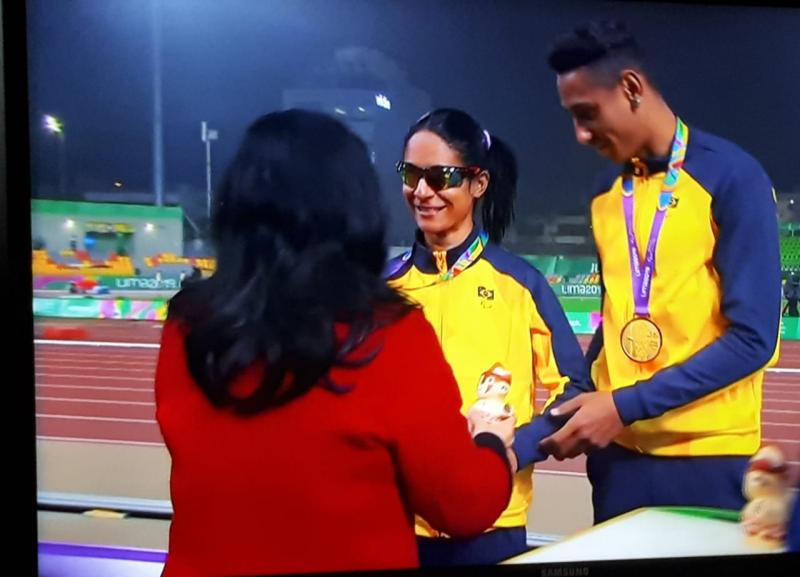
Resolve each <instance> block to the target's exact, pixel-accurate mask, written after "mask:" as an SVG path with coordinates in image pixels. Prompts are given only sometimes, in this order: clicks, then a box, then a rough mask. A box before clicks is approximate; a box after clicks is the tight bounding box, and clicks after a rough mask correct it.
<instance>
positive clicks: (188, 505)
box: [155, 310, 511, 577]
mask: <svg viewBox="0 0 800 577" xmlns="http://www.w3.org/2000/svg"><path fill="white" fill-rule="evenodd" d="M377 343H382V349H381V352H380V354H379V355H378V356H377V357H376V358H375V360H373V361H372V362H371V363H369V364H367V365H366V366H364V367H360V368H357V369H338V368H337V369H334V370H333V371H332V372H331V376H332V378H333V380H334V381H335V382H337V383H339V384H352V385H354V387H353V389H352V390H351V391H350V392H347V393H335V392H332V391H329V390H326V389H324V388H322V387H317V388H314V389H312V390H311V391H310V392H309V393H308V394H306V395H305V396H303V397H301V398H299V399H296V400H294V401H292V402H290V403H289V404H288V405H286V406H283V407H279V408H277V409H270V410H268V411H265V412H264V413H261V414H259V415H256V416H253V417H242V416H237V415H235V414H234V413H233V412H231V411H230V410H227V409H218V408H216V407H214V406H213V405H211V403H210V402H209V401H208V400H207V399H206V397H205V396H204V394H203V393H202V391H201V390H200V388H199V387H198V386H197V385H196V384H195V382H194V381H193V379H192V377H191V376H190V374H189V372H188V369H187V366H186V359H185V355H184V347H183V333H182V328H181V327H180V326H179V325H178V323H177V322H176V321H168V322H167V323H166V324H165V326H164V331H163V336H162V342H161V352H160V354H159V359H158V367H157V371H156V385H155V386H156V404H157V419H158V422H159V425H160V427H161V432H162V434H163V436H164V440H165V442H166V445H167V448H168V449H169V452H170V455H171V457H172V477H171V482H170V489H171V496H172V504H173V508H174V516H173V519H172V526H171V528H170V537H169V555H168V559H167V563H166V566H165V572H164V576H165V577H184V576H187V577H188V576H192V577H194V576H200V575H246V574H258V573H289V572H322V571H348V570H350V571H353V570H359V569H390V568H409V567H416V566H417V565H418V559H417V548H416V541H415V536H414V518H413V515H414V514H415V513H417V514H419V515H422V516H423V517H424V518H425V519H426V520H428V521H429V522H430V523H431V524H432V525H433V526H435V527H436V528H437V529H439V530H441V531H444V532H445V533H448V534H450V535H452V536H455V537H469V536H475V535H477V534H479V533H481V532H482V531H484V530H485V529H487V528H489V527H490V526H491V525H492V523H493V522H494V521H495V519H496V518H497V517H498V516H499V515H500V513H501V512H502V511H503V509H504V508H505V506H506V505H507V503H508V499H509V496H510V492H511V477H510V474H509V470H508V467H507V464H506V463H505V462H504V459H503V458H502V457H500V456H499V455H498V453H497V452H495V451H493V450H492V449H490V448H485V447H478V446H476V444H475V442H474V441H473V440H472V438H471V437H470V435H469V433H468V430H467V422H466V420H465V418H464V417H463V416H462V415H461V413H460V412H459V409H460V406H461V398H460V395H459V392H458V386H457V384H456V381H455V378H454V377H453V374H452V371H451V369H450V367H449V365H448V364H447V362H446V361H445V359H444V356H443V354H442V351H441V348H440V345H439V343H438V341H437V339H436V336H435V334H434V332H433V329H432V327H431V326H430V325H429V324H428V322H427V321H426V320H425V318H424V316H423V315H422V313H421V312H419V311H417V310H415V311H413V312H411V313H409V314H408V315H406V316H405V317H404V318H403V319H401V320H399V321H397V322H396V323H394V324H393V325H391V326H389V327H387V328H384V329H381V330H379V331H376V332H375V333H374V334H373V335H371V336H370V338H369V339H368V340H367V342H366V343H365V345H364V346H365V347H371V346H374V345H375V344H377ZM363 350H364V349H363V348H362V349H360V351H356V353H355V354H356V355H358V353H359V352H362V353H363ZM255 378H256V372H255V371H248V372H247V373H245V374H244V375H242V376H241V377H240V378H239V379H238V382H237V383H235V386H237V387H239V386H241V387H244V388H247V387H248V383H249V386H252V384H253V382H254V379H255Z"/></svg>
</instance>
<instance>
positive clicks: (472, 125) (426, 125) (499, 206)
mask: <svg viewBox="0 0 800 577" xmlns="http://www.w3.org/2000/svg"><path fill="white" fill-rule="evenodd" d="M422 130H428V131H430V132H432V133H434V134H436V135H437V136H439V138H441V139H442V140H444V141H445V142H446V143H447V144H448V145H449V146H450V147H451V148H452V149H453V150H455V151H456V152H458V153H459V155H460V156H461V160H462V161H463V162H464V164H465V165H466V166H480V167H481V168H483V169H484V170H486V171H487V172H489V186H488V187H487V188H486V192H484V194H483V197H482V198H481V200H480V201H479V204H480V206H481V211H480V214H481V224H482V226H483V228H484V230H486V232H487V233H489V239H490V240H491V241H492V242H495V243H500V242H501V241H502V240H503V236H505V233H506V230H507V229H508V227H509V226H511V223H512V222H514V199H515V198H516V195H517V160H516V158H515V157H514V153H513V152H512V151H511V149H510V148H509V147H508V145H506V144H505V142H503V141H502V140H500V138H498V137H497V136H495V135H494V134H490V133H489V132H488V131H486V132H484V129H483V128H482V127H481V126H480V124H478V122H477V121H476V120H475V119H474V118H472V117H471V116H470V115H469V114H467V113H466V112H464V111H462V110H457V109H455V108H438V109H436V110H433V111H431V112H429V113H427V114H425V115H424V116H423V117H422V118H420V119H419V120H417V122H415V123H414V125H413V126H412V127H411V128H410V129H409V131H408V134H406V137H405V140H404V141H403V150H405V147H406V146H407V145H408V141H409V140H410V139H411V137H412V136H414V135H415V134H416V133H417V132H420V131H422Z"/></svg>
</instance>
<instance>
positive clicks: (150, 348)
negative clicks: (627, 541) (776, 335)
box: [34, 319, 800, 482]
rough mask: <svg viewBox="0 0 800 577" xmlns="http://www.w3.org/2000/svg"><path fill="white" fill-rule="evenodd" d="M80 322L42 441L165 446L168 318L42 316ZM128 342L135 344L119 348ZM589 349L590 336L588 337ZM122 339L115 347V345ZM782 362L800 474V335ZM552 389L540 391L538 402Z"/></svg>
mask: <svg viewBox="0 0 800 577" xmlns="http://www.w3.org/2000/svg"><path fill="white" fill-rule="evenodd" d="M48 326H49V327H52V326H81V327H82V328H85V329H86V331H87V333H88V338H89V339H90V340H89V341H87V342H74V343H71V344H53V343H42V342H37V345H36V416H37V433H38V436H39V438H42V439H63V440H77V441H87V442H95V443H121V444H144V445H161V444H163V441H162V438H161V434H160V432H159V430H158V425H157V424H156V421H155V399H154V393H153V377H154V373H155V363H156V356H157V353H158V349H157V344H158V341H159V338H160V335H161V331H160V328H161V323H158V322H146V321H108V320H96V321H95V320H90V321H79V322H76V321H65V320H53V319H49V320H47V321H40V322H38V323H37V324H36V326H35V332H34V334H35V335H36V337H37V339H40V338H41V335H42V333H43V331H44V328H45V327H48ZM124 344H128V346H119V345H124ZM581 344H582V345H583V346H584V347H585V346H586V345H587V344H588V338H586V337H581ZM115 345H116V346H115ZM781 347H782V350H781V358H780V360H779V362H778V365H777V367H775V368H774V369H772V370H770V372H769V373H768V374H767V378H766V380H765V383H764V400H763V408H762V423H763V437H764V442H765V443H768V442H773V443H777V444H779V445H780V446H781V448H782V449H783V450H784V452H785V454H786V456H787V458H788V460H789V461H790V467H791V475H792V480H793V481H794V482H797V481H798V480H800V341H784V342H783V343H782V344H781ZM545 398H546V394H545V393H544V392H543V391H542V392H538V393H537V395H536V404H537V407H540V406H541V404H542V403H543V401H544V399H545ZM537 471H548V472H553V473H557V474H563V475H584V474H585V459H584V458H583V457H579V458H577V459H572V460H569V461H563V462H558V461H555V460H554V459H550V460H548V461H546V462H544V463H541V464H539V465H537Z"/></svg>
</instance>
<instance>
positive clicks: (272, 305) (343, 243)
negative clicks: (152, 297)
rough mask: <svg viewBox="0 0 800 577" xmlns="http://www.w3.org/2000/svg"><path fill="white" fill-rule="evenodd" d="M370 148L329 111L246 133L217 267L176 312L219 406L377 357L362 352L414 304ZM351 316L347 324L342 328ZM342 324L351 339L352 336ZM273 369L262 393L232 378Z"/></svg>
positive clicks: (219, 200) (299, 390) (220, 204)
mask: <svg viewBox="0 0 800 577" xmlns="http://www.w3.org/2000/svg"><path fill="white" fill-rule="evenodd" d="M379 197H380V191H379V185H378V179H377V176H376V174H375V171H374V169H373V167H372V164H371V162H370V159H369V155H368V152H367V148H366V146H365V145H364V143H363V142H362V141H361V140H360V139H359V138H358V136H356V135H355V134H353V133H352V132H351V131H350V130H349V129H348V128H346V127H345V126H344V125H343V124H341V123H340V122H339V121H337V120H335V119H333V118H332V117H329V116H326V115H324V114H320V113H316V112H309V111H303V110H289V111H284V112H275V113H272V114H267V115H265V116H262V117H261V118H259V119H257V120H256V121H255V122H254V123H253V124H252V125H251V126H250V127H249V128H248V130H247V133H246V135H245V137H244V140H243V142H242V143H241V145H240V148H239V150H238V152H237V154H236V156H235V158H234V159H233V161H232V163H231V165H230V166H229V167H228V169H227V171H226V173H225V176H224V179H223V181H222V183H221V186H220V187H219V189H218V192H217V195H216V199H215V206H214V215H213V222H212V230H213V237H214V242H215V245H216V248H217V270H216V272H215V273H214V275H213V276H211V277H210V278H208V279H206V280H202V281H199V282H197V283H194V284H190V285H188V286H187V287H186V288H185V289H184V290H182V291H181V292H180V293H179V294H178V295H176V297H175V298H174V299H173V300H172V301H171V303H170V309H169V315H170V317H171V318H176V319H178V320H179V321H181V324H182V325H183V326H184V329H185V330H186V339H185V348H186V356H187V362H188V366H189V370H190V372H191V375H192V377H193V378H194V379H195V381H196V382H197V384H198V385H199V386H200V388H201V389H202V390H203V392H204V393H205V395H206V396H207V397H208V399H209V400H210V401H211V402H212V403H213V404H214V405H216V406H229V407H232V408H233V409H234V410H236V411H237V412H239V413H244V414H252V413H256V412H260V411H263V410H265V409H267V408H269V407H274V406H278V405H281V404H284V403H286V402H288V401H290V400H292V399H294V398H296V397H299V396H301V395H303V394H305V393H306V392H308V391H309V390H310V389H311V388H312V387H313V386H315V385H317V384H320V385H322V386H325V387H328V388H330V389H332V390H335V391H346V390H348V387H347V386H346V385H341V384H337V383H333V382H332V381H331V380H330V378H329V376H328V373H329V370H330V369H331V368H332V367H334V366H337V365H338V366H354V365H362V364H366V363H368V362H370V361H371V360H372V359H373V358H374V356H375V355H376V354H377V352H378V350H377V348H374V349H373V350H371V351H369V352H367V353H364V354H362V353H358V356H359V359H356V360H353V356H354V354H353V352H354V351H355V349H357V348H358V347H359V345H361V344H362V343H363V342H364V340H365V338H366V337H367V336H368V335H369V334H370V333H372V332H373V331H374V330H375V329H376V328H378V327H379V326H382V325H384V324H388V323H390V322H393V321H394V320H396V319H398V318H399V317H400V316H402V315H404V314H405V313H406V312H408V311H409V310H410V309H411V305H410V304H409V303H408V301H406V300H405V298H404V297H402V296H401V295H400V294H399V293H397V292H395V291H394V290H392V289H391V288H389V287H388V286H387V285H386V283H385V281H384V280H383V279H382V277H381V272H382V268H383V266H384V264H385V260H386V243H385V240H384V230H385V225H386V217H385V215H384V212H383V209H382V206H381V204H380V200H379ZM339 323H341V326H340V327H339V331H340V332H337V330H336V329H335V325H336V324H339ZM342 327H344V329H343V331H344V332H343V334H342V333H341V331H342ZM254 364H258V365H260V366H263V369H264V370H263V376H262V378H261V381H260V384H259V385H258V386H257V388H256V389H255V391H254V392H252V394H250V395H249V396H246V397H244V398H242V397H240V396H237V395H235V394H232V391H231V383H232V381H233V379H234V378H235V377H236V376H237V375H239V374H241V372H242V371H243V370H245V369H247V368H248V367H250V366H252V365H254Z"/></svg>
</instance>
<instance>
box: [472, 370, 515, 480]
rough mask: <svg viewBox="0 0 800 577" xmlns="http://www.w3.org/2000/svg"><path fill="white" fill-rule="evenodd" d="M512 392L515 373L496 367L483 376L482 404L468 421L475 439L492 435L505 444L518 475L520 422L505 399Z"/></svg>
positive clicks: (479, 387) (473, 411)
mask: <svg viewBox="0 0 800 577" xmlns="http://www.w3.org/2000/svg"><path fill="white" fill-rule="evenodd" d="M510 388H511V373H509V372H508V371H506V370H505V369H504V368H503V367H502V365H500V364H495V365H494V366H492V368H490V369H489V370H488V371H486V372H485V373H483V375H482V376H481V380H480V382H479V383H478V401H477V402H476V403H475V404H474V405H472V406H471V407H470V408H469V410H468V411H467V421H468V423H469V432H470V434H471V435H472V437H473V438H474V437H476V436H477V435H478V434H480V433H491V434H493V435H496V436H497V437H499V438H500V439H501V440H502V441H503V444H504V445H505V447H506V457H507V458H508V461H509V465H510V468H511V472H512V473H515V472H516V470H517V457H516V455H515V454H514V451H513V450H512V449H511V445H512V444H513V443H514V427H515V425H516V422H517V418H516V417H515V416H514V411H513V409H512V408H511V407H510V406H509V405H508V404H506V402H505V396H506V394H507V393H508V391H509V390H510Z"/></svg>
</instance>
